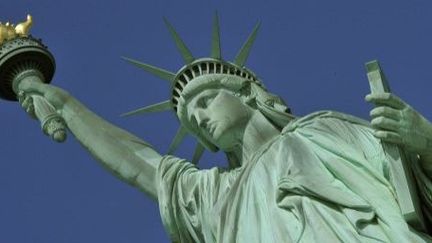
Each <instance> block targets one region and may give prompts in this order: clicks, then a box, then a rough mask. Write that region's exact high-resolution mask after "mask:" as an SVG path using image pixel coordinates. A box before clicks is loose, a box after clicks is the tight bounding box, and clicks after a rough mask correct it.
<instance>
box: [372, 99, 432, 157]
mask: <svg viewBox="0 0 432 243" xmlns="http://www.w3.org/2000/svg"><path fill="white" fill-rule="evenodd" d="M365 99H366V101H367V102H371V103H374V104H375V105H376V107H375V108H374V109H372V110H371V112H370V116H371V118H372V121H371V125H372V126H373V127H374V128H375V129H376V130H375V132H374V135H375V136H376V137H377V138H379V139H382V140H384V141H387V142H390V143H396V144H399V145H402V146H403V147H404V148H405V149H408V150H409V151H411V152H415V153H417V154H420V155H422V154H431V153H432V150H431V144H432V124H431V123H430V122H429V121H428V120H427V119H426V118H424V117H423V116H422V115H421V114H420V113H419V112H417V111H416V110H414V109H413V108H412V107H411V106H410V105H408V104H407V103H405V102H404V101H403V100H401V99H400V98H399V97H397V96H396V95H394V94H391V93H378V94H368V95H367V96H366V97H365Z"/></svg>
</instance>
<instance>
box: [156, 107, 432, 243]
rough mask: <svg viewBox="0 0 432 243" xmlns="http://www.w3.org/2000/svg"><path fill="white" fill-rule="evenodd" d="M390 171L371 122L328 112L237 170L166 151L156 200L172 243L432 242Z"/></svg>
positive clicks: (304, 121)
mask: <svg viewBox="0 0 432 243" xmlns="http://www.w3.org/2000/svg"><path fill="white" fill-rule="evenodd" d="M390 177H391V174H390V170H389V164H388V161H387V160H386V158H385V155H384V152H383V150H382V146H381V145H380V142H379V140H378V139H376V138H375V137H374V136H373V135H372V128H370V127H369V125H368V123H367V122H365V121H363V120H361V119H358V118H355V117H352V116H349V115H345V114H341V113H335V112H328V111H324V112H317V113H313V114H311V115H308V116H306V117H303V118H300V119H298V120H295V121H293V122H291V123H290V124H289V125H288V126H286V127H285V128H284V129H283V130H282V132H281V134H280V135H279V136H277V137H276V138H274V139H272V140H271V141H269V142H267V143H266V144H264V145H263V146H262V147H261V148H259V149H258V150H257V151H256V152H255V154H254V155H253V156H252V159H251V160H250V161H245V162H244V163H243V166H241V167H239V168H235V169H231V170H225V169H221V168H212V169H209V170H199V169H197V168H196V167H195V166H194V165H193V164H191V163H189V162H187V161H185V160H182V159H179V158H176V157H173V156H165V157H164V158H163V160H162V161H161V163H160V166H159V168H158V175H157V180H158V183H159V186H160V190H159V193H158V200H159V206H160V212H161V215H162V219H163V222H164V225H165V227H166V230H167V231H168V233H169V234H170V237H171V239H172V240H173V241H174V242H223V243H233V242H247V243H253V242H265V243H270V242H271V243H274V242H284V243H286V242H350V243H351V242H432V238H431V237H430V236H428V235H426V234H424V233H421V232H419V231H416V230H415V229H413V228H411V227H410V226H409V225H408V224H407V223H406V222H405V221H404V219H403V216H402V214H401V212H400V209H399V206H398V203H397V201H396V197H395V191H394V188H393V186H392V184H391V183H390ZM420 177H421V178H420V180H421V181H422V180H423V182H424V184H422V186H421V189H422V190H426V191H423V192H422V193H423V194H424V195H432V193H431V192H432V190H431V189H432V187H430V188H429V191H427V190H428V185H429V186H430V184H431V183H430V181H429V178H428V177H427V176H426V175H424V174H422V175H421V176H420ZM427 183H429V184H427ZM425 203H426V204H423V206H426V208H427V207H429V210H431V209H432V207H430V206H431V205H432V204H430V201H429V202H425ZM427 203H429V204H427ZM429 212H431V211H429Z"/></svg>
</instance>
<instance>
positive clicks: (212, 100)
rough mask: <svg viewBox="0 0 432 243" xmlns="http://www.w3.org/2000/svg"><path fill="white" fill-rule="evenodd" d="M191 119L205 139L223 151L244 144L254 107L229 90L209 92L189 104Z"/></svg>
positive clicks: (203, 92) (201, 94)
mask: <svg viewBox="0 0 432 243" xmlns="http://www.w3.org/2000/svg"><path fill="white" fill-rule="evenodd" d="M186 108H187V114H188V120H189V122H190V123H191V124H192V127H194V128H196V129H198V132H199V133H201V134H202V135H203V136H204V137H205V138H207V139H208V140H209V141H210V142H212V143H213V144H215V145H216V146H217V147H219V148H220V149H222V150H224V151H229V150H230V149H232V148H234V146H235V145H237V144H239V143H241V140H242V139H243V133H244V130H245V128H246V125H247V123H248V121H249V119H250V118H251V116H252V114H253V110H252V108H251V107H249V106H247V105H246V104H244V103H243V102H242V100H241V99H240V98H239V97H237V96H235V95H233V94H232V92H231V91H228V90H226V89H207V90H205V91H202V92H201V93H199V94H197V95H195V96H194V97H193V98H192V99H191V101H190V102H189V103H188V104H187V107H186Z"/></svg>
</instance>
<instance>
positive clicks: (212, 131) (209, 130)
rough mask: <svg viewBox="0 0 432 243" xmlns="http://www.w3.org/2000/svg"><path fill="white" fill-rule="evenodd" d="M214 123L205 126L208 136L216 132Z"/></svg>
mask: <svg viewBox="0 0 432 243" xmlns="http://www.w3.org/2000/svg"><path fill="white" fill-rule="evenodd" d="M215 123H216V122H209V123H208V126H207V131H208V133H209V135H210V136H213V133H214V131H215V130H216V127H217V126H216V124H215Z"/></svg>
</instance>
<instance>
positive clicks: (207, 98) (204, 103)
mask: <svg viewBox="0 0 432 243" xmlns="http://www.w3.org/2000/svg"><path fill="white" fill-rule="evenodd" d="M213 98H214V97H213V96H205V97H202V98H201V99H200V100H199V101H198V105H199V107H201V108H207V107H208V106H209V105H210V103H211V102H212V101H213Z"/></svg>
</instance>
